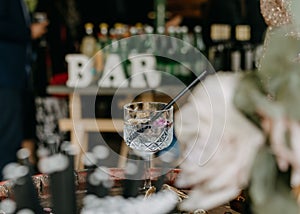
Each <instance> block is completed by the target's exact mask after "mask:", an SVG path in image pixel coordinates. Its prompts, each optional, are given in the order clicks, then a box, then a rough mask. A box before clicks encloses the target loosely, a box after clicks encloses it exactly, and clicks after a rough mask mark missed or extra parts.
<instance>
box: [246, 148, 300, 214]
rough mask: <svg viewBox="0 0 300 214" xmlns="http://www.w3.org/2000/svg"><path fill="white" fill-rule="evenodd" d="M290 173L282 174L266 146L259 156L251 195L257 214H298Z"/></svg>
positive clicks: (256, 160)
mask: <svg viewBox="0 0 300 214" xmlns="http://www.w3.org/2000/svg"><path fill="white" fill-rule="evenodd" d="M289 174H290V173H289V172H286V173H283V172H280V171H279V170H278V168H277V165H276V160H275V158H274V156H273V155H272V153H271V151H270V149H269V148H268V147H267V146H265V147H263V148H262V149H261V150H260V152H259V153H258V154H257V158H256V159H255V162H254V165H253V169H252V173H251V184H250V187H249V194H250V198H251V208H252V211H253V212H254V213H255V214H282V213H288V214H298V213H299V211H300V210H299V207H298V204H297V201H296V198H295V196H294V194H293V193H292V190H291V187H290V186H289V182H290V179H289Z"/></svg>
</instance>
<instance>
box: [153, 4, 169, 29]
mask: <svg viewBox="0 0 300 214" xmlns="http://www.w3.org/2000/svg"><path fill="white" fill-rule="evenodd" d="M154 5H155V31H156V32H157V33H159V32H158V29H159V28H160V27H164V26H165V19H166V0H155V2H154Z"/></svg>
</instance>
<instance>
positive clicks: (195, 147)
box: [175, 72, 265, 210]
mask: <svg viewBox="0 0 300 214" xmlns="http://www.w3.org/2000/svg"><path fill="white" fill-rule="evenodd" d="M240 78H241V74H237V73H225V72H218V73H217V74H214V75H211V76H208V77H207V78H206V79H205V81H204V82H203V83H202V85H199V86H197V87H196V88H195V90H194V92H193V93H192V96H190V97H189V100H188V102H187V103H186V104H185V105H184V106H183V107H182V108H181V109H180V110H179V111H178V112H177V113H176V115H175V131H176V135H177V137H178V140H179V142H180V143H181V144H183V154H184V157H183V162H182V164H181V166H180V167H181V168H182V172H181V174H180V176H179V178H178V180H177V186H179V187H192V191H191V193H190V195H189V198H188V199H187V200H185V201H184V202H183V203H182V205H181V208H182V209H184V210H195V209H198V208H202V209H207V210H208V209H211V208H214V207H216V206H218V205H222V204H224V203H226V202H228V201H229V200H231V199H234V198H235V197H236V196H237V195H238V194H239V193H240V191H241V189H243V188H244V187H245V186H246V185H247V184H248V181H249V174H250V170H251V167H252V162H253V160H254V158H255V155H256V153H257V151H258V149H259V148H260V146H262V145H263V143H264V141H265V139H264V135H263V133H262V132H261V130H259V129H258V128H257V127H256V126H254V124H253V123H251V122H250V121H249V120H248V119H247V118H246V117H245V116H244V115H243V114H242V113H241V112H239V111H238V110H237V109H236V108H235V106H234V104H233V101H232V99H233V95H234V91H235V86H236V84H237V83H238V81H239V80H240Z"/></svg>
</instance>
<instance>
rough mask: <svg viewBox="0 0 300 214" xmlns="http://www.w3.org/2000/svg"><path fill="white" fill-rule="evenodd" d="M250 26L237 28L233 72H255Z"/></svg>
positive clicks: (232, 62)
mask: <svg viewBox="0 0 300 214" xmlns="http://www.w3.org/2000/svg"><path fill="white" fill-rule="evenodd" d="M250 31H251V28H250V26H249V25H237V26H236V27H235V43H234V47H233V49H232V55H231V56H232V58H231V68H232V70H233V71H240V70H253V67H254V57H253V46H252V44H251V43H250V35H251V34H250Z"/></svg>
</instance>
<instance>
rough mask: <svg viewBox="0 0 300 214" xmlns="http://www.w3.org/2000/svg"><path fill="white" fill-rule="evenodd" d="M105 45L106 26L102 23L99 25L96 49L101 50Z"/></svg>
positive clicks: (106, 36)
mask: <svg viewBox="0 0 300 214" xmlns="http://www.w3.org/2000/svg"><path fill="white" fill-rule="evenodd" d="M107 45H109V36H108V24H107V23H105V22H102V23H100V24H99V33H98V47H99V49H103V48H105V47H106V46H107Z"/></svg>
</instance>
